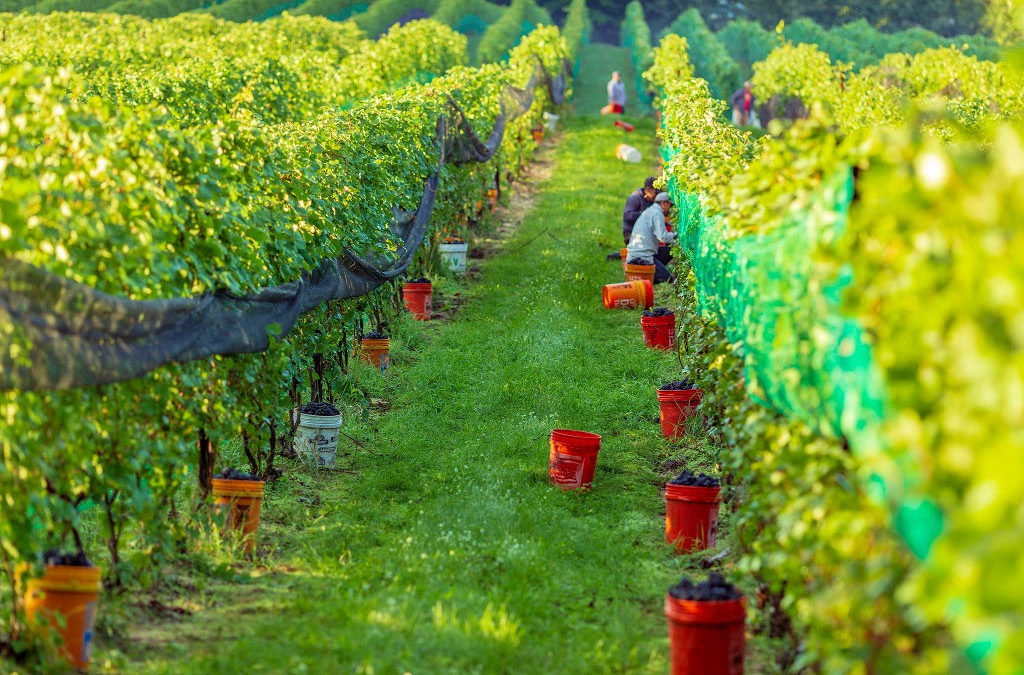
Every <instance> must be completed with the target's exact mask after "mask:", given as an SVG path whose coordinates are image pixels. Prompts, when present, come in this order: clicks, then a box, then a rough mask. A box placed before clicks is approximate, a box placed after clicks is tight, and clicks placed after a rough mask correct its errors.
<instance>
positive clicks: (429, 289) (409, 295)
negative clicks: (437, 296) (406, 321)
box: [402, 282, 433, 321]
mask: <svg viewBox="0 0 1024 675" xmlns="http://www.w3.org/2000/svg"><path fill="white" fill-rule="evenodd" d="M432 295H433V285H432V284H430V283H412V282H410V283H408V284H405V285H404V286H402V299H403V300H404V301H405V306H406V307H407V308H408V310H409V311H410V312H412V315H413V316H414V317H416V318H417V319H418V320H420V321H429V320H430V310H431V302H430V300H431V296H432Z"/></svg>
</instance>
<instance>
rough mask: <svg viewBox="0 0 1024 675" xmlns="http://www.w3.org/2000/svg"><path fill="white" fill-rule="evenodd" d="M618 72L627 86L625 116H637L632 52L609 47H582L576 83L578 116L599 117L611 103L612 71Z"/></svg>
mask: <svg viewBox="0 0 1024 675" xmlns="http://www.w3.org/2000/svg"><path fill="white" fill-rule="evenodd" d="M615 70H617V71H619V73H620V74H621V75H622V81H623V83H625V85H626V101H627V104H626V112H627V113H629V114H631V115H633V114H636V113H637V112H638V108H637V106H636V101H637V96H636V74H635V73H634V72H633V65H632V64H631V63H630V60H629V50H628V49H626V48H625V47H615V46H613V45H607V44H589V45H583V52H582V59H581V62H580V72H579V76H578V77H577V78H576V81H575V82H574V83H573V89H574V91H575V96H574V99H573V100H574V104H575V107H576V112H577V113H579V114H581V115H596V114H597V113H598V111H600V110H601V108H602V107H604V105H605V104H607V103H608V80H610V79H611V77H612V71H615Z"/></svg>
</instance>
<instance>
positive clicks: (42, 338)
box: [0, 66, 566, 390]
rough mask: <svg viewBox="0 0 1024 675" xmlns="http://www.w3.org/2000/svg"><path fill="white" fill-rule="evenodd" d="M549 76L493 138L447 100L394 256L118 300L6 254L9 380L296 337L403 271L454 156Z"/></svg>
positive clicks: (474, 148) (21, 384) (346, 257)
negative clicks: (175, 294) (433, 160)
mask: <svg viewBox="0 0 1024 675" xmlns="http://www.w3.org/2000/svg"><path fill="white" fill-rule="evenodd" d="M541 83H543V85H544V86H545V87H546V88H547V90H548V93H549V95H550V97H551V99H552V101H554V102H555V103H556V104H557V103H561V102H562V101H563V100H564V97H565V90H566V76H565V73H560V74H559V75H558V76H557V77H554V78H552V77H550V76H549V75H548V73H547V72H546V71H545V70H544V69H543V67H540V66H538V68H537V72H535V73H534V75H533V76H532V77H531V78H530V81H529V83H528V84H527V86H526V87H525V88H524V89H518V88H515V87H506V89H505V91H504V93H503V96H502V112H501V114H500V115H499V116H498V118H497V120H496V121H495V124H494V128H493V130H492V132H491V134H490V135H489V136H488V138H487V140H486V141H484V140H481V139H480V138H479V137H478V136H477V135H476V134H475V133H474V132H473V129H472V127H471V125H470V124H469V122H468V120H467V119H466V117H465V115H464V113H463V112H462V110H461V109H460V108H459V106H458V105H457V104H456V103H455V101H454V100H451V99H449V105H448V108H449V110H448V112H447V113H446V114H444V115H442V116H441V117H440V119H439V120H438V122H437V143H438V146H439V148H440V150H441V152H440V160H439V166H438V170H437V171H435V172H434V173H433V174H432V175H431V176H430V177H429V178H428V179H427V180H426V181H425V183H424V186H423V195H422V196H421V197H420V202H419V205H418V207H417V209H416V211H415V212H413V213H411V214H410V213H404V214H403V213H399V214H396V215H395V221H394V222H393V223H392V231H393V232H394V233H395V234H396V235H397V237H398V238H399V239H400V240H401V241H402V242H403V243H402V245H401V246H400V247H399V248H398V250H397V251H396V252H395V253H394V254H393V256H390V257H384V256H370V257H362V256H359V255H356V254H355V253H353V252H352V251H351V250H346V251H345V252H344V253H343V255H341V256H340V257H338V258H335V259H330V260H325V261H324V262H323V263H322V264H321V265H320V266H319V267H317V268H316V269H315V270H313V271H310V272H306V273H304V274H303V275H302V277H301V278H300V279H297V280H296V281H292V282H290V283H287V284H281V285H279V286H273V287H270V288H265V289H263V290H261V291H259V292H257V293H253V294H250V295H245V296H234V295H231V294H228V293H223V292H215V293H208V294H205V295H202V296H198V297H193V298H177V299H169V300H130V299H126V298H120V297H116V296H112V295H108V294H106V293H101V292H99V291H96V290H95V289H93V288H91V287H89V286H85V285H83V284H79V283H76V282H73V281H70V280H68V279H65V278H63V277H60V276H57V275H55V274H51V273H49V272H47V271H45V270H43V269H40V268H38V267H35V266H33V265H29V264H27V263H24V262H21V261H18V260H13V259H9V258H0V270H2V278H0V389H22V390H41V389H67V388H71V387H80V386H90V385H98V384H105V383H108V382H115V381H119V380H126V379H130V378H133V377H138V376H140V375H142V374H144V373H147V372H149V371H150V370H153V369H154V368H158V367H159V366H162V365H164V364H167V363H172V362H185V361H192V360H195V359H201V358H206V357H209V356H213V355H215V354H242V353H252V352H258V351H262V350H264V349H266V348H267V346H268V345H269V338H268V334H267V331H268V329H270V328H271V327H272V326H274V325H276V326H277V327H279V329H280V331H279V335H282V336H283V335H287V334H288V333H289V332H290V331H291V330H292V328H293V327H294V326H295V323H296V321H297V320H298V318H299V316H300V315H301V314H303V313H304V312H307V311H309V310H311V309H313V308H314V307H316V306H317V305H319V304H321V303H323V302H326V301H327V300H332V299H342V298H353V297H357V296H360V295H365V294H367V293H369V292H370V291H372V290H374V289H375V288H377V287H378V286H380V285H381V284H383V283H384V282H386V281H388V280H390V279H394V278H396V277H398V276H399V275H401V274H402V273H403V272H405V270H406V269H407V268H408V266H409V264H410V263H411V262H412V258H413V255H414V254H415V252H416V250H417V249H418V248H419V247H420V245H421V244H422V242H423V238H424V237H425V235H426V233H427V228H428V225H429V223H430V217H431V214H432V213H433V209H434V200H435V196H436V193H437V186H438V181H439V179H440V169H441V166H442V165H443V164H444V163H445V162H449V163H452V164H463V163H467V162H487V161H489V160H490V159H491V158H493V157H494V154H495V152H497V150H498V147H499V146H500V145H501V142H502V139H503V138H504V133H505V128H506V125H507V123H508V121H509V120H511V119H515V118H516V117H519V116H521V115H523V114H524V113H525V112H526V111H527V110H529V109H530V107H531V106H532V105H533V100H534V93H535V91H536V88H537V86H538V84H541Z"/></svg>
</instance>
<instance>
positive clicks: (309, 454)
mask: <svg viewBox="0 0 1024 675" xmlns="http://www.w3.org/2000/svg"><path fill="white" fill-rule="evenodd" d="M340 435H341V415H311V414H309V413H304V412H300V413H299V425H298V427H297V428H296V429H295V451H296V452H297V453H298V454H299V455H300V456H301V457H303V458H305V459H306V460H307V461H309V462H311V463H313V464H315V465H316V466H323V467H327V468H328V469H333V468H334V465H335V462H336V461H337V456H338V437H339V436H340ZM243 482H245V481H243ZM248 482H252V481H248ZM260 494H262V490H261V491H260Z"/></svg>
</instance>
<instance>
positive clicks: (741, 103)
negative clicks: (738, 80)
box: [729, 82, 754, 127]
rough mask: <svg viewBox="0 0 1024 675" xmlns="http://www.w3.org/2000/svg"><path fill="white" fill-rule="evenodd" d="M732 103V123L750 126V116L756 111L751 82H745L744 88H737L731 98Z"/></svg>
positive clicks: (739, 125)
mask: <svg viewBox="0 0 1024 675" xmlns="http://www.w3.org/2000/svg"><path fill="white" fill-rule="evenodd" d="M729 102H730V103H731V104H732V123H733V124H735V125H736V126H738V127H746V126H750V116H751V114H752V113H753V112H754V92H753V91H752V90H751V87H750V83H749V82H744V83H743V88H742V89H737V90H736V91H735V93H733V95H732V98H731V99H729Z"/></svg>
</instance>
